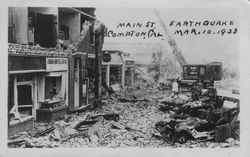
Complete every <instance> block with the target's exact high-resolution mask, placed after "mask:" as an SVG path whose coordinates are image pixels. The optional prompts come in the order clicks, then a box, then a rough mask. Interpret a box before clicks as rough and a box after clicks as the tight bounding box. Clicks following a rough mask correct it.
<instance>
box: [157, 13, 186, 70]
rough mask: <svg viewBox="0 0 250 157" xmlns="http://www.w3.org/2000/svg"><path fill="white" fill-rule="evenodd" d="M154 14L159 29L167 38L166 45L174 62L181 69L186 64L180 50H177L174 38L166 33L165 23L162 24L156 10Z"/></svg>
mask: <svg viewBox="0 0 250 157" xmlns="http://www.w3.org/2000/svg"><path fill="white" fill-rule="evenodd" d="M154 13H155V15H156V17H157V18H158V20H159V22H160V24H161V27H162V28H163V30H164V33H165V35H166V37H168V39H167V40H168V44H169V46H170V47H171V49H172V52H173V54H174V56H175V58H176V60H177V61H178V63H179V64H180V66H181V67H182V66H183V65H184V64H187V62H186V60H185V58H184V56H183V54H182V53H181V50H180V49H179V48H178V46H177V44H176V42H175V40H174V38H173V37H172V36H171V35H170V32H169V31H168V29H167V26H166V25H165V23H164V22H163V20H162V19H161V17H160V14H159V12H158V10H156V9H154Z"/></svg>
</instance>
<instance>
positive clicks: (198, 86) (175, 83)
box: [172, 79, 203, 101]
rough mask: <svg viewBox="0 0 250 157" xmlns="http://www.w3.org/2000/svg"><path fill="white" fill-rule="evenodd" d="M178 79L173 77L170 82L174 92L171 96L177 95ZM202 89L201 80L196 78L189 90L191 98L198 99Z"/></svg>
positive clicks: (178, 90) (178, 89)
mask: <svg viewBox="0 0 250 157" xmlns="http://www.w3.org/2000/svg"><path fill="white" fill-rule="evenodd" d="M180 83H181V81H180V79H174V80H173V83H172V91H173V93H174V95H173V96H176V95H177V96H178V95H179V93H180ZM202 89H203V83H202V80H198V82H197V83H194V84H193V86H192V88H191V92H192V99H193V100H194V101H195V100H199V97H200V95H201V93H202Z"/></svg>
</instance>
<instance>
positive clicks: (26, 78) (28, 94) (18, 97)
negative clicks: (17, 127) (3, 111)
mask: <svg viewBox="0 0 250 157" xmlns="http://www.w3.org/2000/svg"><path fill="white" fill-rule="evenodd" d="M10 81H11V83H10V84H11V86H12V87H11V86H10V90H11V88H13V89H12V90H11V91H12V92H13V93H9V94H10V99H13V100H10V104H9V105H11V106H10V111H9V114H10V121H11V122H14V121H15V120H19V121H22V118H25V117H28V116H32V109H33V99H34V97H33V85H34V82H33V76H32V74H18V75H15V76H13V77H11V78H10Z"/></svg>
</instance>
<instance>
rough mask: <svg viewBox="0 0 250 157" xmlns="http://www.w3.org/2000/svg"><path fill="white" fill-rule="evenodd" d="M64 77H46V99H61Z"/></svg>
mask: <svg viewBox="0 0 250 157" xmlns="http://www.w3.org/2000/svg"><path fill="white" fill-rule="evenodd" d="M61 84H62V76H47V77H45V99H60V97H59V96H58V94H59V93H60V91H61Z"/></svg>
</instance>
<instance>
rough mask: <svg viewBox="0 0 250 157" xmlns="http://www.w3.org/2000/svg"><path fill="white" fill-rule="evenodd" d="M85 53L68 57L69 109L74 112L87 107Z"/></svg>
mask: <svg viewBox="0 0 250 157" xmlns="http://www.w3.org/2000/svg"><path fill="white" fill-rule="evenodd" d="M86 66H87V53H83V52H77V53H75V54H74V55H72V56H70V57H69V107H70V111H76V110H78V109H80V108H81V107H84V106H86V105H88V90H87V89H88V79H87V77H86V74H87V68H86Z"/></svg>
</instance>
